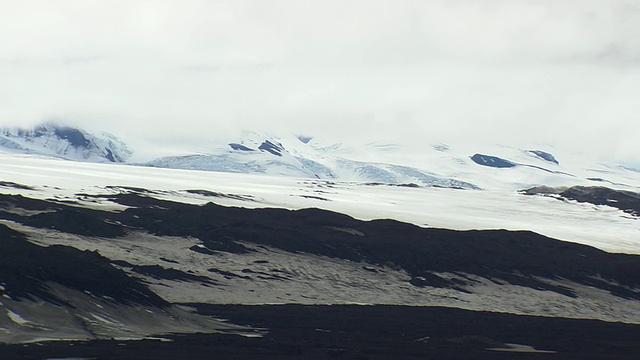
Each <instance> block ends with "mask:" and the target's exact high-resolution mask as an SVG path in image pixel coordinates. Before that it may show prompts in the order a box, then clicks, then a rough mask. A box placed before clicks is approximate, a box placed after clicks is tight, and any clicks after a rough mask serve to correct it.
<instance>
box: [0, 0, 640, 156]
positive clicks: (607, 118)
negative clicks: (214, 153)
mask: <svg viewBox="0 0 640 360" xmlns="http://www.w3.org/2000/svg"><path fill="white" fill-rule="evenodd" d="M639 99H640V1H638V0H627V1H618V0H562V1H557V0H555V1H552V0H535V1H534V0H481V1H477V0H473V1H472V0H418V1H410V0H392V1H383V0H340V1H336V0H322V1H320V0H318V1H315V0H305V1H301V0H222V1H216V0H206V1H196V0H179V1H177V0H176V1H166V0H150V1H142V0H124V1H121V0H110V1H93V0H56V1H47V0H20V1H16V0H0V125H2V126H32V125H34V124H37V123H41V122H43V121H58V122H61V123H65V124H70V125H78V126H82V127H84V128H87V129H90V130H94V131H98V130H100V131H108V132H111V133H114V134H116V135H118V136H119V137H121V138H123V139H124V140H125V141H127V142H133V143H134V144H147V145H148V144H156V145H158V144H162V145H163V146H170V145H171V144H176V146H178V145H184V146H186V145H185V144H190V143H194V144H195V143H199V144H206V143H207V141H209V139H212V138H215V137H225V136H226V137H230V136H233V135H232V134H235V133H237V131H239V130H254V131H269V132H271V133H282V132H287V133H297V134H307V135H315V136H324V137H329V138H335V139H350V138H357V139H360V140H365V139H371V141H388V142H406V143H412V144H420V143H427V142H430V143H440V142H448V141H458V142H465V143H473V142H476V141H483V142H488V143H505V144H509V145H516V146H518V144H522V145H521V146H528V145H529V144H533V143H537V144H545V143H549V144H562V145H563V146H566V147H569V148H571V149H575V150H576V151H586V152H591V153H592V154H595V155H597V156H599V157H602V158H609V159H614V160H616V161H620V162H636V163H640V146H638V145H637V144H638V137H639V135H640V121H638V120H640V119H638V114H640V100H639ZM134 149H135V146H134Z"/></svg>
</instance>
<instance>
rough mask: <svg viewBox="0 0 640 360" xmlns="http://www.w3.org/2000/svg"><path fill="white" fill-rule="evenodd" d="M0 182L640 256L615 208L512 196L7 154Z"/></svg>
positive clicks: (39, 191) (636, 236)
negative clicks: (330, 216) (385, 222)
mask: <svg viewBox="0 0 640 360" xmlns="http://www.w3.org/2000/svg"><path fill="white" fill-rule="evenodd" d="M490 170H500V169H490ZM636 176H637V175H636ZM0 180H2V181H8V182H15V183H18V184H22V185H28V186H32V187H34V188H35V190H23V189H16V188H12V187H7V186H4V187H0V191H1V192H3V193H7V194H24V195H25V196H29V197H33V198H42V199H60V200H64V199H66V200H74V201H77V202H79V203H84V204H85V205H86V206H102V207H104V208H107V209H113V210H118V209H121V208H122V206H121V205H118V204H113V203H109V202H103V203H96V202H95V199H90V200H86V201H85V199H83V197H82V196H81V195H78V194H81V193H88V194H105V193H109V192H110V191H114V190H109V189H106V187H107V186H129V187H139V188H144V189H149V190H156V191H158V192H159V194H157V195H154V196H156V197H160V198H165V199H171V200H175V201H181V202H187V203H194V204H204V203H207V202H215V203H218V204H221V205H228V206H241V207H248V208H260V207H279V208H288V209H301V208H309V207H315V208H321V209H326V210H332V211H337V212H341V213H345V214H348V215H351V216H353V217H355V218H358V219H363V220H371V219H396V220H399V221H405V222H409V223H413V224H416V225H418V226H423V227H438V228H448V229H456V230H469V229H508V230H531V231H534V232H537V233H540V234H543V235H546V236H549V237H552V238H556V239H560V240H565V241H571V242H576V243H581V244H586V245H591V246H594V247H597V248H599V249H602V250H605V251H609V252H621V253H630V254H640V221H639V220H638V218H635V217H633V216H630V215H628V214H625V213H624V212H622V211H620V210H618V209H615V208H613V207H609V206H594V205H591V204H586V203H576V202H573V201H559V200H557V199H554V198H550V197H539V196H525V195H521V194H518V193H517V191H515V190H513V189H502V190H458V189H448V188H430V187H420V188H407V187H396V186H385V185H380V186H371V185H367V184H364V183H359V182H343V181H328V180H318V179H316V180H312V179H296V178H289V177H276V176H266V175H253V174H235V173H218V172H208V171H194V170H176V169H160V168H149V167H139V166H131V165H119V164H95V163H80V162H68V161H63V160H57V159H48V158H42V157H37V156H32V155H15V154H0ZM194 189H195V190H208V191H213V192H219V193H224V194H232V195H240V196H244V197H245V198H246V199H247V200H242V199H226V198H212V197H207V196H203V195H197V194H192V193H187V192H186V191H185V190H194Z"/></svg>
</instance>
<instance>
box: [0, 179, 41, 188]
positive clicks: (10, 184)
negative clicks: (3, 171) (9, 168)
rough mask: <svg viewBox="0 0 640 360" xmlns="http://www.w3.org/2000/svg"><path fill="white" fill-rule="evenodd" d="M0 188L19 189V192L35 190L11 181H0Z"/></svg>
mask: <svg viewBox="0 0 640 360" xmlns="http://www.w3.org/2000/svg"><path fill="white" fill-rule="evenodd" d="M0 187H6V188H12V189H19V190H36V188H34V187H33V186H29V185H22V184H18V183H14V182H11V181H0Z"/></svg>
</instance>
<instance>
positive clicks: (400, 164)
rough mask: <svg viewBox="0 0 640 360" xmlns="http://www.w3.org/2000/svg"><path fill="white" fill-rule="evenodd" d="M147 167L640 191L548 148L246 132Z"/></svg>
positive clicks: (617, 175) (628, 174)
mask: <svg viewBox="0 0 640 360" xmlns="http://www.w3.org/2000/svg"><path fill="white" fill-rule="evenodd" d="M145 165H149V166H154V167H166V168H176V169H191V170H208V171H218V172H232V173H254V174H267V175H274V176H287V177H297V178H316V179H324V180H340V181H354V182H361V183H380V184H395V185H400V184H404V185H408V184H415V185H421V186H436V187H451V188H462V189H502V190H506V189H509V190H514V191H515V190H520V189H525V188H530V187H533V186H540V185H547V186H574V185H584V186H588V185H597V184H600V185H603V184H604V185H606V186H612V187H617V188H621V189H623V188H627V189H633V188H635V189H639V188H640V176H638V172H635V171H632V170H630V169H627V168H624V167H622V166H618V165H616V164H602V163H599V162H597V161H593V160H591V159H589V158H588V157H586V156H583V155H580V154H573V153H571V152H567V151H564V150H560V149H558V148H555V147H554V146H552V145H548V144H547V145H544V146H542V147H541V148H516V147H508V146H501V145H490V146H487V145H479V144H457V145H456V144H441V143H440V144H432V145H430V144H425V145H424V146H417V147H416V146H412V145H409V144H388V143H352V144H346V143H334V142H332V141H331V140H330V139H317V138H313V137H308V136H307V137H305V136H293V135H285V136H270V135H264V134H257V133H251V132H245V133H243V135H242V136H241V137H240V138H239V139H236V140H233V141H230V142H223V143H219V144H218V145H212V147H211V150H210V151H209V152H207V153H206V154H192V155H186V156H174V157H164V158H159V159H156V160H154V161H151V162H149V163H147V164H145Z"/></svg>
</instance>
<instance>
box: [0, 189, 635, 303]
mask: <svg viewBox="0 0 640 360" xmlns="http://www.w3.org/2000/svg"><path fill="white" fill-rule="evenodd" d="M8 199H13V200H12V201H16V200H19V198H15V197H14V198H10V197H6V196H0V203H2V202H3V201H4V202H8V201H9V200H8ZM110 199H111V200H112V201H115V202H117V203H120V204H123V205H127V206H130V208H128V209H126V210H125V211H122V212H118V213H116V212H106V211H97V210H88V209H81V208H73V207H71V206H66V205H63V204H55V206H57V207H61V209H60V210H58V211H57V212H55V213H44V214H38V215H34V216H31V217H20V216H18V215H15V214H12V216H13V218H14V219H16V220H15V221H19V222H23V223H25V224H28V225H31V226H37V227H45V228H50V227H57V228H60V229H62V231H66V232H70V233H76V234H78V233H81V234H83V235H89V236H102V237H109V236H111V237H113V236H119V235H118V234H116V231H119V234H123V233H124V230H123V229H126V228H135V229H141V230H146V231H147V232H149V233H151V234H155V235H161V236H176V237H191V238H198V239H200V241H201V245H200V246H194V247H192V248H191V250H192V251H197V252H200V253H204V254H209V255H215V254H216V253H219V252H228V253H234V254H244V253H248V252H251V251H253V250H252V249H251V248H252V245H254V246H268V247H273V248H276V249H280V250H283V251H287V252H292V253H307V254H314V255H320V256H327V257H332V258H338V259H344V260H351V261H357V262H365V263H369V264H371V265H374V266H390V267H393V268H397V269H403V270H405V271H406V272H407V273H408V274H409V275H410V276H411V277H412V278H415V279H416V280H414V283H416V285H420V284H424V285H428V286H445V287H451V288H459V287H460V284H457V283H451V282H447V281H442V280H439V279H438V278H439V276H437V275H435V274H437V273H442V272H448V273H452V272H453V273H460V274H474V275H477V276H481V277H484V278H487V279H490V280H493V281H497V282H502V283H511V284H514V285H521V286H526V287H530V288H534V289H539V290H548V291H554V292H557V293H560V294H564V295H567V296H575V295H574V294H573V292H572V291H571V290H570V289H567V288H564V287H561V286H554V285H551V284H549V283H547V282H545V281H542V280H541V279H550V280H554V279H558V278H562V279H566V280H569V281H573V282H577V283H580V284H585V285H589V286H597V287H599V288H601V289H605V290H608V291H610V292H611V293H613V294H615V295H618V296H622V297H625V298H632V299H639V300H640V291H638V289H639V288H640V277H638V276H637V274H639V273H640V256H636V255H624V254H609V253H606V252H604V251H601V250H598V249H595V248H593V247H589V246H585V245H579V244H574V243H569V242H563V241H559V240H554V239H550V238H547V237H544V236H542V235H539V234H535V233H532V232H527V231H505V230H485V231H454V230H445V229H432V228H426V229H425V228H420V227H418V226H415V225H411V224H406V223H401V222H398V221H393V220H375V221H359V220H356V219H353V218H351V217H349V216H347V215H344V214H339V213H334V212H330V211H324V210H319V209H303V210H297V211H291V210H284V209H244V208H233V207H223V206H219V205H215V204H212V203H209V204H206V205H202V206H197V205H189V204H184V203H178V202H172V201H166V200H158V199H154V198H151V197H148V196H144V195H139V194H133V193H125V194H117V195H113V196H111V197H110ZM33 201H37V200H33ZM42 203H43V204H47V202H45V201H42ZM19 205H20V204H14V206H19ZM42 206H43V207H44V206H45V205H42ZM49 206H52V205H49ZM70 214H72V215H73V216H70ZM34 219H36V220H38V221H34ZM115 224H120V225H115ZM112 227H113V228H112ZM116 229H119V230H116ZM335 229H349V230H350V231H335ZM434 275H435V277H434ZM423 279H424V280H423ZM596 279H601V280H602V281H600V280H596ZM599 281H600V282H599ZM610 284H619V285H610Z"/></svg>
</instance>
